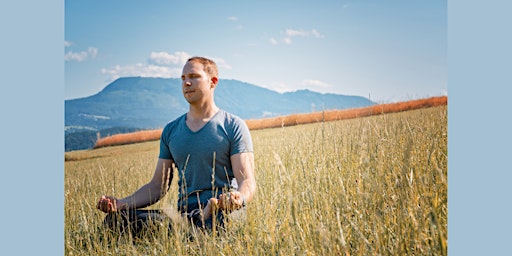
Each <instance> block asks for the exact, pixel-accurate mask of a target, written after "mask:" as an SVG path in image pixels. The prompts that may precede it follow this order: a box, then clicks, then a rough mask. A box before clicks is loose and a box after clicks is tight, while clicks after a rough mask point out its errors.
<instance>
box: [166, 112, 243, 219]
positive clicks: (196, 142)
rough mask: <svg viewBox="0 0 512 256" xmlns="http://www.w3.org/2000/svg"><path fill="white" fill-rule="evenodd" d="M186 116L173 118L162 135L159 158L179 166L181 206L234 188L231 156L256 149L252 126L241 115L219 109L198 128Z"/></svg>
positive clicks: (179, 206) (205, 200) (198, 201)
mask: <svg viewBox="0 0 512 256" xmlns="http://www.w3.org/2000/svg"><path fill="white" fill-rule="evenodd" d="M186 118H187V115H186V114H184V115H182V116H180V117H178V118H177V119H176V120H174V121H172V122H169V123H168V124H167V125H166V126H165V127H164V129H163V131H162V136H161V138H160V155H159V158H163V159H171V160H173V161H174V163H175V164H176V167H177V169H178V173H179V180H178V189H179V196H178V208H179V209H184V207H186V206H187V205H192V204H197V203H203V204H204V203H206V202H207V201H208V199H210V198H211V197H216V196H217V195H219V194H221V193H222V192H223V190H224V191H226V190H229V189H231V188H232V187H231V183H230V181H231V180H232V179H233V178H234V175H233V170H232V168H231V159H230V157H231V156H232V155H235V154H238V153H243V152H253V146H252V139H251V134H250V133H249V128H248V127H247V125H246V123H245V122H244V121H243V120H242V119H241V118H239V117H237V116H235V115H232V114H230V113H227V112H225V111H223V110H219V111H218V112H217V113H216V114H215V115H214V116H213V117H212V118H211V119H210V121H208V123H206V124H205V125H204V126H203V127H202V128H201V129H200V130H198V131H196V132H193V131H192V130H190V128H189V127H188V126H187V124H186V122H185V121H186ZM214 164H215V165H214ZM212 180H213V182H212Z"/></svg>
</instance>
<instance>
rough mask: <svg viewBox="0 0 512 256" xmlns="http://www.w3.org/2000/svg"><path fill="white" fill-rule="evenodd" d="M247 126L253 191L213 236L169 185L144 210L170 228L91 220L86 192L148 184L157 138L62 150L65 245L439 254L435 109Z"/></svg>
mask: <svg viewBox="0 0 512 256" xmlns="http://www.w3.org/2000/svg"><path fill="white" fill-rule="evenodd" d="M251 133H252V136H253V141H254V149H255V164H256V173H255V174H256V180H257V184H258V191H257V194H256V197H255V198H254V200H253V201H252V202H251V203H250V204H249V205H248V206H247V218H246V222H237V221H233V222H230V223H229V224H228V229H227V230H226V231H223V232H220V233H219V235H217V236H215V235H210V234H204V233H201V232H197V231H194V230H192V229H190V226H188V225H185V224H184V223H182V222H180V221H179V219H180V218H179V217H177V216H176V210H175V204H176V193H169V194H168V195H167V196H166V197H165V198H164V199H163V200H162V201H161V202H159V203H158V204H157V205H155V206H152V207H151V208H163V209H165V211H166V212H167V213H168V214H169V215H170V216H171V217H172V218H171V219H173V220H175V221H176V222H173V224H174V225H173V227H174V228H173V229H171V230H168V229H166V228H163V229H162V228H160V229H155V231H154V232H152V233H150V234H147V235H146V236H144V237H142V238H131V237H130V236H116V235H115V234H109V233H108V232H105V231H104V230H102V229H100V228H98V227H99V226H101V221H102V219H103V217H104V214H103V213H101V212H99V211H98V210H96V209H95V204H96V201H97V199H98V198H99V197H100V196H101V195H102V194H105V193H106V194H112V195H116V196H126V195H127V194H129V193H131V192H133V191H134V190H135V189H137V188H138V187H139V186H141V185H142V184H143V183H145V182H147V181H148V180H149V179H150V178H151V175H152V173H153V168H154V166H155V164H156V157H157V155H158V142H157V141H152V142H145V143H140V144H133V145H125V146H117V147H110V148H102V149H97V150H87V151H75V152H68V153H66V158H67V159H73V160H75V161H66V163H65V245H64V246H65V252H66V254H67V255H92V254H94V255H96V254H101V255H103V254H116V255H117V254H120V255H131V254H133V255H139V254H142V255H148V254H153V255H161V254H163V255H276V254H278V255H446V254H447V211H448V209H447V109H446V106H440V107H433V108H427V109H420V110H413V111H407V112H401V113H394V114H385V115H379V116H372V117H364V118H357V119H350V120H344V121H334V122H320V123H315V124H307V125H300V126H291V127H282V128H276V129H266V130H258V131H252V132H251ZM176 186H177V185H176V180H175V181H173V184H172V185H171V191H173V192H174V191H177V187H176Z"/></svg>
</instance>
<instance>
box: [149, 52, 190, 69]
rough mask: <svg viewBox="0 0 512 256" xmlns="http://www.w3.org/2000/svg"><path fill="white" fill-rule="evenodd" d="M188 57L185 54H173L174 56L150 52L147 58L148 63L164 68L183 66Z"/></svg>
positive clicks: (188, 55)
mask: <svg viewBox="0 0 512 256" xmlns="http://www.w3.org/2000/svg"><path fill="white" fill-rule="evenodd" d="M190 57H192V56H190V54H188V53H186V52H174V54H169V53H167V52H152V53H151V54H150V56H149V63H151V64H155V65H164V66H169V65H179V66H183V65H185V63H186V62H187V60H188V59H189V58H190Z"/></svg>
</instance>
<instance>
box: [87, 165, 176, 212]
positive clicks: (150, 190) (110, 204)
mask: <svg viewBox="0 0 512 256" xmlns="http://www.w3.org/2000/svg"><path fill="white" fill-rule="evenodd" d="M172 164H173V161H172V160H169V159H162V158H159V159H158V162H157V164H156V168H155V173H154V174H153V178H152V179H151V181H150V182H149V183H147V184H145V185H144V186H142V187H140V188H139V189H138V190H137V191H135V192H134V193H133V194H132V195H130V196H127V197H125V198H122V199H117V198H115V197H111V196H102V197H101V198H100V200H99V202H98V205H97V208H98V209H100V210H101V211H103V212H106V213H108V212H115V211H118V210H123V209H137V208H143V207H146V206H149V205H152V204H154V203H156V202H158V200H160V198H162V197H163V196H164V195H165V194H166V193H167V189H168V187H169V185H170V184H171V181H172V174H173V173H172V172H173V171H172V168H171V167H172Z"/></svg>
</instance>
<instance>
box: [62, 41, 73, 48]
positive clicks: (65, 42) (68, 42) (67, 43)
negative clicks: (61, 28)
mask: <svg viewBox="0 0 512 256" xmlns="http://www.w3.org/2000/svg"><path fill="white" fill-rule="evenodd" d="M71 45H73V43H71V42H70V41H64V47H70V46H71Z"/></svg>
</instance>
